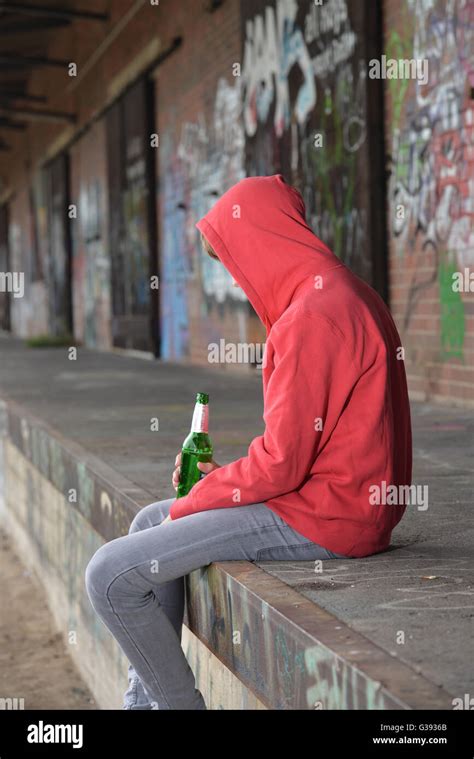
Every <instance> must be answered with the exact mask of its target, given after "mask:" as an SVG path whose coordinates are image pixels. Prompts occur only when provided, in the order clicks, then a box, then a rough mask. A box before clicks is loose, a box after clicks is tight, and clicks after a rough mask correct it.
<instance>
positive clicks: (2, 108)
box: [0, 104, 76, 124]
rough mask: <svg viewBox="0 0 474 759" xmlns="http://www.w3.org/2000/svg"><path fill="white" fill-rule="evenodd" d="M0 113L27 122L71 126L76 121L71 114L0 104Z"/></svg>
mask: <svg viewBox="0 0 474 759" xmlns="http://www.w3.org/2000/svg"><path fill="white" fill-rule="evenodd" d="M0 113H6V114H7V116H8V115H9V114H12V113H13V114H15V116H19V117H20V118H22V119H26V120H27V121H50V122H52V121H54V122H65V121H66V122H68V123H69V124H73V123H74V122H75V121H76V116H75V115H74V114H73V113H65V112H64V111H45V110H42V111H38V110H35V109H33V108H21V107H20V108H12V107H11V106H9V105H1V104H0Z"/></svg>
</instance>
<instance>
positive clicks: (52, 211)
mask: <svg viewBox="0 0 474 759" xmlns="http://www.w3.org/2000/svg"><path fill="white" fill-rule="evenodd" d="M44 170H45V182H46V197H47V213H48V245H49V256H48V271H47V283H48V302H49V331H50V334H51V335H65V334H72V332H73V325H72V289H71V236H70V226H69V224H70V221H69V216H68V207H69V162H68V156H67V154H66V153H61V154H60V155H59V156H57V157H56V158H55V159H54V160H53V161H51V162H50V163H49V164H47V165H46V166H45V169H44Z"/></svg>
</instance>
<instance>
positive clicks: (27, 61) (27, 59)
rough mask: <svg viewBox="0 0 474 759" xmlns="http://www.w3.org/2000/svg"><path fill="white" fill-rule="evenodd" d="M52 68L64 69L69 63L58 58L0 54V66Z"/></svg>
mask: <svg viewBox="0 0 474 759" xmlns="http://www.w3.org/2000/svg"><path fill="white" fill-rule="evenodd" d="M2 63H3V64H5V65H6V66H54V67H55V68H66V67H67V66H69V64H70V63H71V61H64V60H61V59H59V58H45V57H44V56H36V55H35V56H32V55H18V53H0V66H1V64H2Z"/></svg>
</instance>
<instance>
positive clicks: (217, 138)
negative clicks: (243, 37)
mask: <svg viewBox="0 0 474 759" xmlns="http://www.w3.org/2000/svg"><path fill="white" fill-rule="evenodd" d="M239 6H240V4H239V2H237V0H233V1H232V2H231V3H228V4H226V5H225V6H224V7H223V8H222V9H220V10H219V12H218V13H216V14H214V16H207V17H199V18H198V19H197V20H196V28H194V29H193V36H194V37H195V39H196V40H199V41H200V43H199V44H200V45H201V47H200V48H199V49H196V50H194V52H193V59H192V60H193V66H194V67H196V68H195V71H194V76H193V77H190V76H189V69H188V67H187V65H186V62H185V61H184V60H183V57H182V56H185V54H186V51H183V53H181V52H180V53H179V55H178V56H177V57H176V59H170V61H169V63H168V62H166V63H165V64H163V66H162V67H160V69H159V74H158V76H157V97H156V101H157V103H158V104H159V105H158V110H157V122H158V125H159V132H160V135H162V142H161V143H160V149H159V162H158V167H157V169H158V177H159V178H160V185H161V188H160V192H159V197H158V216H159V229H160V282H161V284H160V301H161V331H162V338H161V353H162V357H163V358H165V359H191V360H194V361H199V362H204V361H206V360H207V355H208V345H209V344H210V343H216V342H218V341H219V340H220V339H222V338H224V339H226V340H229V341H236V342H246V341H251V340H254V341H256V340H258V339H260V340H262V339H263V338H264V334H265V333H264V330H263V327H262V328H261V325H260V323H259V321H258V319H257V317H256V315H255V314H254V313H253V310H252V309H251V308H250V305H249V303H248V301H247V299H246V297H245V296H244V294H243V293H242V291H241V290H240V289H237V288H234V287H232V280H231V277H230V275H228V274H227V272H226V271H225V270H224V269H223V267H222V266H221V265H220V264H219V263H218V262H216V261H213V260H212V259H210V258H209V257H208V256H207V255H206V254H204V252H203V251H202V250H201V246H200V242H199V233H198V231H197V230H196V228H195V226H194V224H195V222H196V221H197V220H198V219H199V218H200V217H201V216H203V215H204V214H205V213H206V212H207V211H208V210H209V208H211V206H212V205H213V203H214V202H215V201H216V200H217V198H218V197H219V196H220V195H222V193H224V192H225V191H226V190H227V189H228V188H229V187H231V186H232V185H233V184H235V183H236V182H238V181H239V180H240V179H243V178H244V177H245V175H246V174H245V168H244V148H245V137H244V129H243V120H242V99H241V94H240V80H239V77H238V76H234V75H233V74H234V69H233V66H234V64H235V63H238V62H239V60H240V50H239V42H240V13H239ZM223 16H225V24H226V44H225V45H222V44H221V45H219V46H217V47H216V46H215V45H214V46H213V48H212V50H213V54H212V56H210V55H209V53H208V51H209V46H210V44H211V40H214V41H215V40H216V35H217V34H221V32H220V31H219V29H220V26H219V19H220V20H221V23H222V17H223ZM213 24H215V29H214V27H213ZM171 83H172V86H171ZM177 91H179V92H180V93H181V94H180V98H179V99H177V98H176V96H175V93H176V92H177Z"/></svg>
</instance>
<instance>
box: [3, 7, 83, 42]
mask: <svg viewBox="0 0 474 759" xmlns="http://www.w3.org/2000/svg"><path fill="white" fill-rule="evenodd" d="M1 11H2V5H1V3H0V37H3V36H4V35H6V34H35V33H36V32H38V31H42V30H46V29H57V28H58V27H64V26H70V24H71V21H70V20H69V19H67V18H36V19H34V20H33V19H31V20H28V19H25V20H24V21H17V20H15V21H13V20H7V19H6V18H5V16H2V14H1Z"/></svg>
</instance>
